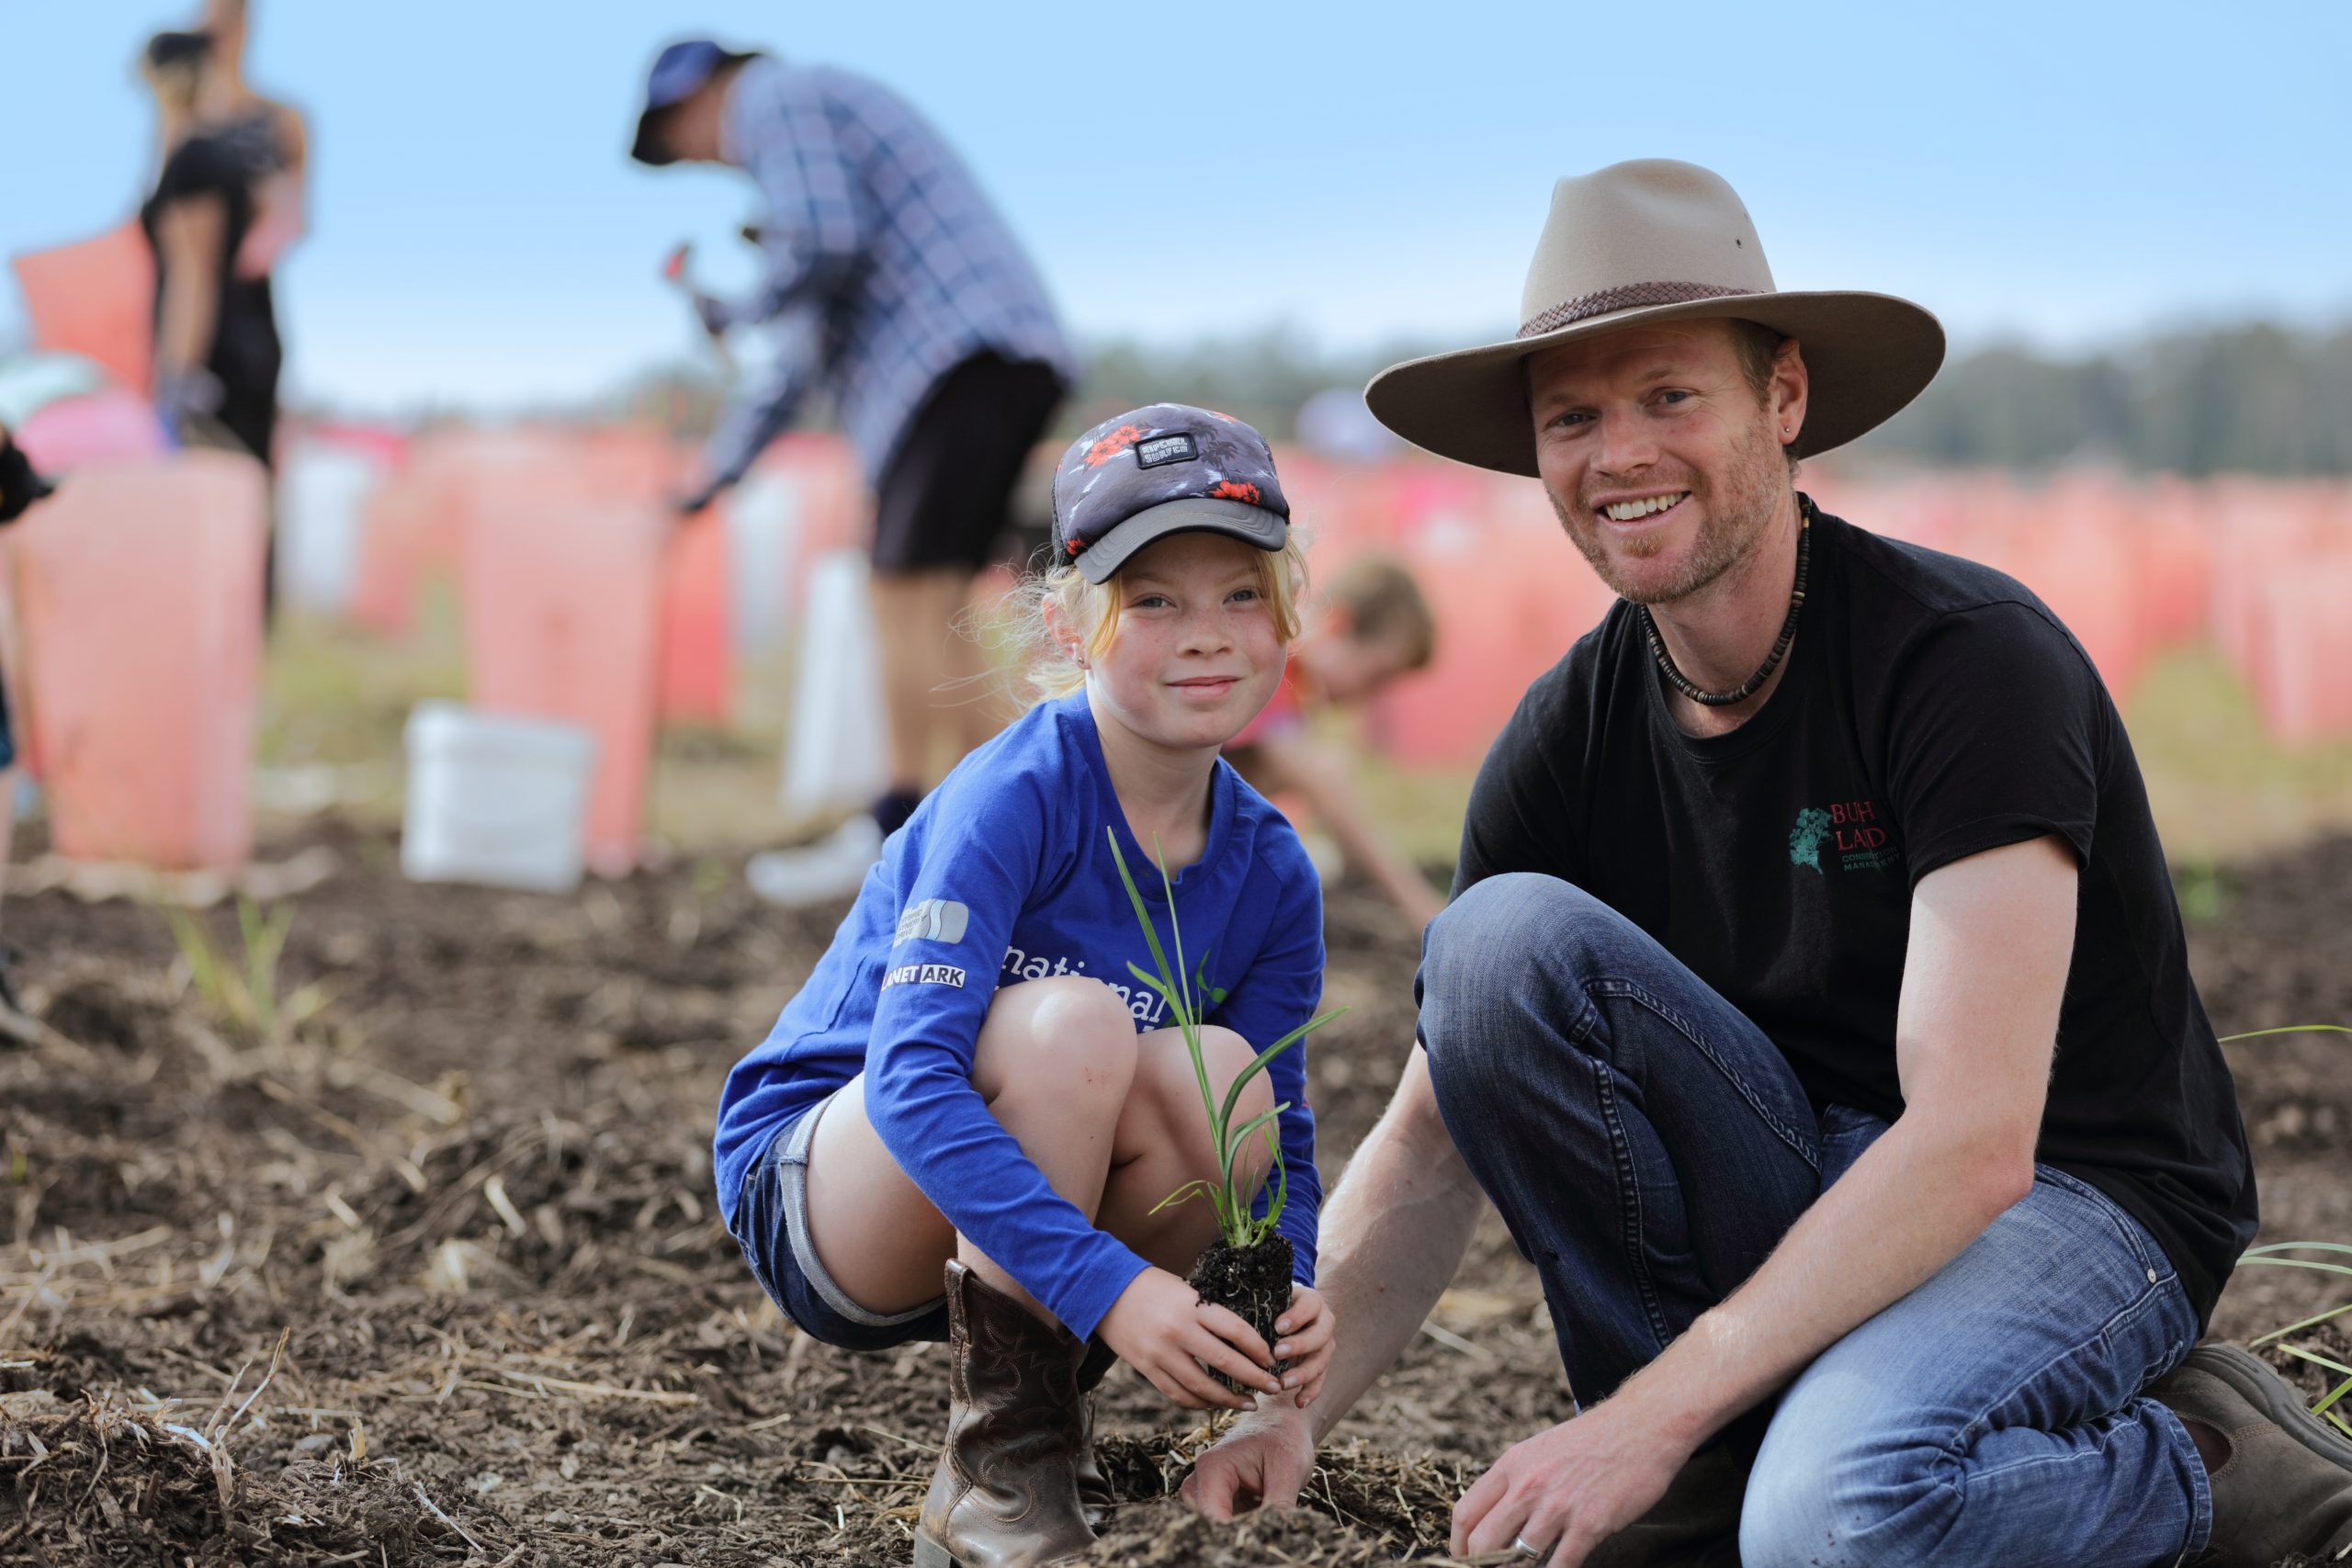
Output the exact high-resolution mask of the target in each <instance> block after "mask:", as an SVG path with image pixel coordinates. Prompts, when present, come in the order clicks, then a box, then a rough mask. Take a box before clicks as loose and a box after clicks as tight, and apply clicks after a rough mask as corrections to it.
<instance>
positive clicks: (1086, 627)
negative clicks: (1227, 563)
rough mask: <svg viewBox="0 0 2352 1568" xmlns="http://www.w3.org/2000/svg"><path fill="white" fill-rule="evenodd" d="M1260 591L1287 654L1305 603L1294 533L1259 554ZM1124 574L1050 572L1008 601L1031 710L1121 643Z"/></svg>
mask: <svg viewBox="0 0 2352 1568" xmlns="http://www.w3.org/2000/svg"><path fill="white" fill-rule="evenodd" d="M1252 564H1254V565H1255V566H1256V567H1257V569H1258V592H1259V593H1260V594H1261V595H1262V596H1263V597H1264V599H1265V601H1266V604H1267V605H1268V606H1269V607H1270V608H1271V609H1272V611H1273V616H1274V635H1275V636H1277V637H1281V638H1282V639H1283V647H1285V648H1287V647H1289V646H1290V645H1291V644H1292V643H1294V642H1295V641H1297V640H1298V634H1299V629H1300V626H1301V618H1300V615H1299V606H1300V604H1303V603H1305V601H1306V545H1305V544H1304V543H1303V542H1302V541H1301V539H1300V537H1299V532H1298V530H1297V528H1296V527H1293V528H1292V529H1291V531H1290V537H1289V539H1288V541H1287V542H1286V543H1285V544H1284V545H1283V547H1282V548H1281V549H1279V550H1259V551H1257V552H1256V553H1255V556H1254V558H1253V562H1252ZM1124 577H1125V573H1124V572H1114V573H1112V574H1111V579H1110V581H1107V582H1089V581H1086V579H1085V577H1084V576H1083V575H1082V574H1080V571H1079V570H1078V569H1077V568H1076V567H1074V566H1058V565H1057V566H1053V567H1049V568H1047V569H1046V570H1044V571H1037V572H1031V573H1030V574H1029V575H1028V576H1026V577H1024V578H1023V579H1022V580H1021V582H1020V584H1019V585H1018V586H1017V587H1015V588H1014V589H1013V591H1012V592H1011V593H1010V594H1008V595H1007V596H1006V599H1005V602H1004V604H1003V609H1004V610H1005V611H1006V612H1007V614H1005V615H1003V616H1002V617H1001V626H1002V632H1001V635H1002V636H1003V637H1004V638H1005V640H1006V641H1007V642H1009V643H1010V644H1011V645H1012V648H1013V650H1014V652H1015V653H1016V654H1017V655H1018V664H1019V668H1020V671H1021V676H1022V680H1023V684H1024V685H1025V686H1026V687H1027V688H1028V696H1027V701H1028V702H1029V704H1030V705H1035V704H1037V703H1041V702H1045V701H1047V700H1049V699H1051V698H1054V697H1059V696H1066V695H1068V694H1069V693H1071V692H1075V691H1076V690H1078V689H1079V688H1080V686H1083V685H1084V684H1086V666H1087V664H1089V663H1091V662H1092V661H1093V660H1097V659H1101V658H1102V657H1103V656H1104V655H1105V654H1107V653H1109V652H1110V651H1111V645H1112V644H1113V643H1114V642H1116V641H1117V640H1118V636H1119V610H1120V608H1121V606H1122V604H1123V600H1122V598H1121V595H1120V589H1119V583H1120V581H1121V580H1122V579H1123V578H1124ZM1048 604H1050V605H1052V606H1053V608H1054V611H1055V614H1056V616H1057V618H1058V619H1059V620H1060V622H1061V624H1062V626H1063V628H1064V636H1065V637H1067V636H1068V634H1069V632H1070V631H1077V632H1078V633H1079V646H1080V649H1082V650H1083V653H1082V658H1074V657H1072V655H1071V653H1070V650H1069V646H1068V645H1067V643H1065V642H1062V641H1057V640H1056V639H1055V638H1054V637H1052V636H1050V635H1049V634H1048V633H1047V631H1046V606H1047V605H1048Z"/></svg>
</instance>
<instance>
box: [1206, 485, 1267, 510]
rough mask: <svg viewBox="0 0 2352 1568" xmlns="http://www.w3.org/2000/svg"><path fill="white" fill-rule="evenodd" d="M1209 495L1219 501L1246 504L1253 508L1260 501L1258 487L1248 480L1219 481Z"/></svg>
mask: <svg viewBox="0 0 2352 1568" xmlns="http://www.w3.org/2000/svg"><path fill="white" fill-rule="evenodd" d="M1209 494H1211V495H1213V496H1215V497H1216V499H1217V500H1219V501H1239V502H1247V503H1248V504H1250V505H1251V506H1255V505H1257V504H1258V501H1259V498H1258V487H1257V486H1256V485H1253V484H1251V483H1250V482H1249V481H1248V480H1246V479H1219V480H1217V481H1216V485H1215V486H1214V487H1213V488H1212V489H1211V490H1210V491H1209Z"/></svg>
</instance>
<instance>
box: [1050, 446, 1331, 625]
mask: <svg viewBox="0 0 2352 1568" xmlns="http://www.w3.org/2000/svg"><path fill="white" fill-rule="evenodd" d="M1193 529H1204V530H1206V531H1208V532H1210V533H1214V534H1229V535H1231V536H1233V537H1235V538H1237V539H1240V540H1244V541H1246V542H1247V543H1250V544H1252V545H1255V546H1257V547H1259V548H1260V549H1261V550H1279V549H1281V548H1282V547H1283V544H1284V543H1285V542H1287V541H1288V539H1289V537H1290V502H1288V501H1286V500H1284V499H1283V487H1282V481H1281V480H1280V479H1277V478H1275V476H1274V455H1273V453H1272V451H1271V450H1270V449H1269V448H1268V447H1267V446H1266V438H1265V437H1264V436H1262V435H1261V434H1258V433H1257V432H1256V431H1255V430H1253V429H1251V428H1250V426H1249V425H1246V424H1244V423H1241V422H1240V421H1239V420H1238V419H1235V418H1232V417H1231V416H1230V415H1227V414H1221V413H1216V412H1212V411H1211V410H1208V409H1196V408H1194V407H1193V406H1192V405H1191V404H1189V403H1153V404H1151V405H1150V406H1149V407H1148V408H1139V409H1136V410H1134V411H1132V412H1127V413H1123V414H1121V415H1119V417H1118V418H1116V419H1107V420H1104V421H1103V423H1101V424H1098V425H1096V426H1095V427H1094V428H1093V429H1091V430H1090V431H1088V432H1087V433H1086V434H1083V435H1081V436H1080V437H1079V438H1078V439H1077V440H1075V441H1073V442H1071V443H1070V445H1069V451H1067V452H1065V453H1063V454H1062V460H1061V465H1060V467H1058V468H1056V469H1055V470H1054V558H1055V559H1056V560H1057V561H1059V562H1062V563H1064V564H1066V565H1069V566H1075V567H1076V568H1078V570H1079V572H1080V575H1081V576H1083V577H1084V578H1085V579H1086V581H1089V582H1107V581H1110V577H1111V574H1112V573H1113V572H1114V571H1116V570H1119V568H1120V567H1122V566H1124V565H1125V564H1126V561H1127V558H1129V557H1130V556H1132V555H1134V554H1135V553H1136V551H1137V550H1139V549H1141V548H1143V547H1145V546H1146V545H1148V544H1149V543H1151V542H1152V541H1153V540H1154V539H1158V538H1162V537H1165V536H1167V535H1170V534H1182V533H1185V532H1188V531H1190V530H1193Z"/></svg>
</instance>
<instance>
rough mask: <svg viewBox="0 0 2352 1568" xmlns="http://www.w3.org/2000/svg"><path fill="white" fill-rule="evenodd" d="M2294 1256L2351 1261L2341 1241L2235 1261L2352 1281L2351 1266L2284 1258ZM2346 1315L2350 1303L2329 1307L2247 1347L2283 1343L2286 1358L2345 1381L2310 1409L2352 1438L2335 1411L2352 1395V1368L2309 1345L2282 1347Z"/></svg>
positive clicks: (2288, 1246)
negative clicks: (2327, 1256) (2330, 1255)
mask: <svg viewBox="0 0 2352 1568" xmlns="http://www.w3.org/2000/svg"><path fill="white" fill-rule="evenodd" d="M2296 1252H2325V1253H2333V1254H2335V1255H2337V1256H2339V1257H2346V1258H2352V1247H2347V1246H2346V1245H2345V1244H2344V1243H2342V1242H2340V1241H2274V1242H2272V1243H2270V1244H2269V1245H2268V1246H2267V1247H2253V1248H2250V1249H2249V1250H2248V1251H2247V1252H2246V1255H2245V1257H2244V1258H2239V1259H2238V1261H2239V1263H2240V1264H2249V1263H2251V1264H2267V1265H2268V1266H2269V1267H2271V1268H2273V1269H2317V1270H2319V1271H2320V1272H2322V1273H2325V1274H2340V1275H2344V1276H2346V1277H2352V1265H2346V1264H2344V1263H2331V1262H2327V1261H2324V1260H2323V1259H2320V1258H2291V1257H2288V1256H2285V1255H2286V1254H2289V1253H2296ZM2346 1313H2352V1302H2346V1303H2343V1304H2342V1305H2340V1306H2334V1307H2330V1308H2328V1310H2327V1311H2325V1312H2322V1313H2313V1314H2312V1315H2311V1316H2309V1317H2306V1318H2302V1319H2300V1320H2299V1321H2297V1322H2294V1323H2290V1324H2288V1325H2286V1326H2284V1327H2282V1328H2274V1329H2272V1330H2271V1331H2270V1332H2269V1333H2267V1334H2265V1335H2262V1336H2260V1337H2257V1338H2255V1339H2253V1340H2251V1341H2249V1343H2250V1344H2252V1345H2253V1346H2255V1347H2256V1348H2260V1347H2262V1346H2264V1345H2267V1344H2269V1343H2271V1342H2272V1341H2273V1340H2278V1341H2282V1343H2281V1344H2280V1345H2279V1346H2278V1348H2279V1349H2281V1350H2283V1351H2285V1352H2286V1353H2287V1354H2288V1355H2290V1356H2292V1357H2294V1358H2295V1359H2298V1360H2302V1361H2309V1362H2311V1363H2312V1365H2313V1366H2315V1367H2319V1368H2321V1369H2323V1370H2324V1371H2329V1372H2332V1373H2334V1374H2335V1375H2336V1376H2337V1377H2340V1378H2342V1379H2343V1380H2344V1381H2343V1382H2339V1383H2337V1384H2336V1385H2335V1387H2334V1388H2331V1389H2329V1390H2328V1391H2327V1392H2326V1393H2324V1394H2322V1395H2320V1397H2319V1401H2318V1403H2316V1404H2313V1405H2312V1415H2314V1416H2319V1417H2320V1418H2321V1419H2322V1420H2324V1421H2327V1422H2329V1423H2331V1424H2332V1425H2334V1426H2335V1427H2336V1429H2337V1430H2339V1431H2341V1432H2342V1433H2343V1434H2344V1435H2345V1436H2346V1437H2347V1438H2352V1424H2347V1423H2346V1421H2345V1419H2344V1416H2343V1415H2342V1413H2341V1412H2339V1411H2338V1410H2337V1409H2336V1408H2335V1406H2336V1405H2337V1404H2340V1403H2342V1401H2343V1400H2344V1397H2345V1396H2346V1394H2347V1393H2352V1367H2347V1366H2346V1365H2345V1364H2344V1363H2343V1362H2341V1361H2339V1360H2337V1359H2335V1358H2334V1357H2333V1356H2326V1355H2323V1354H2321V1353H2320V1352H2319V1351H2318V1350H2315V1349H2313V1348H2312V1347H2311V1346H2309V1345H2289V1344H2285V1343H2283V1341H2284V1340H2285V1339H2286V1337H2287V1336H2288V1335H2290V1334H2300V1333H2301V1332H2302V1331H2303V1330H2304V1329H2306V1328H2312V1327H2316V1326H2317V1325H2320V1324H2323V1323H2325V1322H2327V1321H2328V1320H2329V1319H2331V1318H2337V1317H2341V1316H2343V1315H2344V1314H2346ZM2345 1409H2347V1410H2352V1404H2346V1405H2345Z"/></svg>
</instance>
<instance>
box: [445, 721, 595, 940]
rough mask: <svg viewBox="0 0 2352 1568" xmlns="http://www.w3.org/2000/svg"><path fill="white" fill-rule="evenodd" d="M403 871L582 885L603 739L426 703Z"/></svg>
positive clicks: (502, 883) (486, 881)
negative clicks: (591, 786)
mask: <svg viewBox="0 0 2352 1568" xmlns="http://www.w3.org/2000/svg"><path fill="white" fill-rule="evenodd" d="M407 743H408V800H407V805H406V808H405V809H404V811H403V812H402V814H401V872H402V874H405V875H406V876H407V877H408V878H409V880H410V881H412V882H474V883H481V884H482V885H484V886H491V887H516V888H522V889H524V890H526V891H528V892H536V893H569V892H571V890H572V889H573V888H575V887H577V886H580V874H581V865H582V848H583V846H584V844H585V842H586V839H587V828H588V789H589V784H590V782H591V781H592V780H593V778H594V774H595V769H596V739H595V737H594V736H593V735H591V734H590V733H589V732H588V731H587V730H586V729H584V728H581V727H580V726H578V725H574V724H560V723H557V722H556V721H554V720H552V719H544V718H516V717H514V716H510V715H505V714H488V713H480V712H477V711H475V710H474V709H472V708H469V707H466V706H464V705H461V704H458V703H439V702H434V703H419V704H418V705H416V706H415V707H414V708H413V709H412V710H411V711H410V713H409V716H408V734H407Z"/></svg>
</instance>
